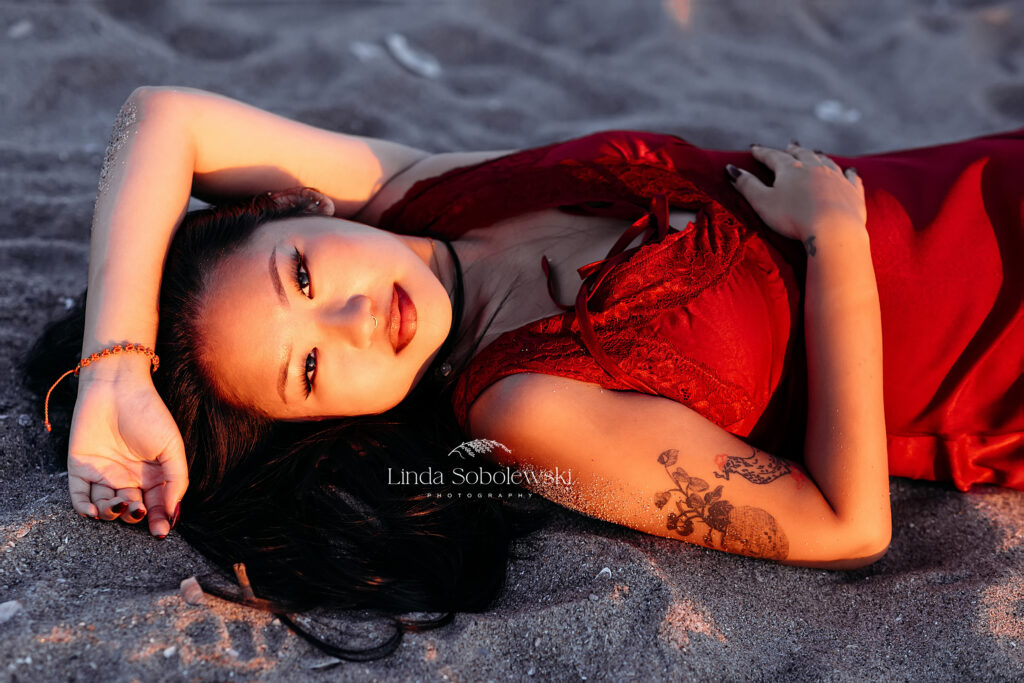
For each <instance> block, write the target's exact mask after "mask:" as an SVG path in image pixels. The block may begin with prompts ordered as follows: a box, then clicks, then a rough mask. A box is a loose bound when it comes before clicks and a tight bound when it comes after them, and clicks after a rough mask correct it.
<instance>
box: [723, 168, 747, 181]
mask: <svg viewBox="0 0 1024 683" xmlns="http://www.w3.org/2000/svg"><path fill="white" fill-rule="evenodd" d="M725 172H726V173H728V174H729V177H730V178H732V179H733V180H736V179H737V178H739V177H740V174H741V173H743V172H742V171H741V170H740V169H738V168H736V167H735V166H733V165H732V164H726V165H725Z"/></svg>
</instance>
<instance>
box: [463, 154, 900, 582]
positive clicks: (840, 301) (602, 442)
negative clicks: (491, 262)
mask: <svg viewBox="0 0 1024 683" xmlns="http://www.w3.org/2000/svg"><path fill="white" fill-rule="evenodd" d="M755 156H756V157H757V158H758V159H759V160H761V161H763V162H764V163H766V164H767V165H768V166H770V167H771V168H772V169H773V171H774V172H775V183H774V186H772V187H765V186H764V185H762V184H761V183H760V182H759V181H758V180H757V179H756V178H755V177H754V176H753V175H751V174H749V173H745V172H741V171H739V170H738V169H733V170H732V172H733V173H734V174H735V177H736V178H737V180H738V183H737V185H738V187H739V189H740V190H741V192H743V194H744V196H745V197H747V199H748V200H749V201H750V202H751V204H752V206H753V207H754V208H755V209H756V210H757V211H758V213H759V214H760V215H761V216H762V218H764V219H765V221H766V222H767V223H768V225H769V226H770V227H772V228H773V229H775V230H777V231H778V232H780V233H782V234H785V235H787V236H790V237H793V238H794V239H800V240H802V241H803V242H804V244H805V245H807V251H808V268H807V280H806V298H805V334H806V340H807V365H808V383H809V384H808V390H809V397H810V400H809V403H810V406H811V408H810V412H809V415H808V426H807V436H806V440H805V447H804V454H803V455H804V458H803V462H804V465H803V466H802V465H800V464H798V463H797V462H795V461H793V460H790V459H786V458H784V457H779V455H778V454H771V453H766V452H763V451H760V450H758V449H755V448H753V447H751V446H750V445H748V444H747V443H745V442H744V441H743V440H742V439H739V438H737V437H735V436H733V435H732V434H729V433H728V432H726V431H725V430H723V429H721V428H720V427H718V426H717V425H715V424H713V423H711V422H710V421H708V420H707V419H705V418H704V417H702V416H701V415H699V414H698V413H696V412H694V411H693V410H691V409H689V408H687V407H686V406H684V405H682V404H679V403H676V402H674V401H670V400H668V399H665V398H662V397H656V396H647V395H644V394H639V393H636V392H616V391H608V390H605V389H603V388H601V387H599V386H597V385H593V384H587V383H583V382H576V381H573V380H568V379H564V378H559V377H550V376H546V375H537V374H529V373H524V374H520V375H514V376H512V377H509V378H505V379H502V380H500V381H499V382H497V383H495V384H494V385H492V386H491V387H489V388H488V389H487V390H486V391H485V392H484V393H483V394H482V395H481V396H480V398H479V399H477V401H476V402H475V403H474V405H473V407H472V409H471V411H470V419H471V428H472V433H473V435H474V436H479V437H486V438H491V439H496V440H498V441H500V442H502V443H503V444H505V445H506V446H508V447H509V448H510V449H511V451H512V453H511V455H508V456H505V455H504V454H503V453H500V452H498V453H497V455H498V456H499V457H501V458H504V461H503V463H502V464H511V463H518V464H525V465H527V466H528V468H527V469H528V471H530V470H533V471H534V472H536V473H537V474H539V475H540V476H543V471H544V470H551V469H553V468H554V467H559V468H560V470H561V471H562V472H563V473H564V472H565V471H566V470H571V471H572V472H573V474H574V479H575V481H574V483H573V484H571V485H566V482H564V480H563V481H562V482H561V483H559V482H551V483H549V484H548V485H547V486H542V487H540V492H541V493H543V494H544V495H546V496H548V497H550V498H552V499H554V500H556V501H557V502H561V503H563V504H565V505H567V506H570V507H573V508H575V509H577V510H580V511H581V512H584V513H586V514H589V515H591V516H594V517H598V518H600V519H605V520H607V521H611V522H616V523H619V524H624V525H626V526H630V527H632V528H635V529H639V530H641V531H645V532H648V533H652V534H656V535H659V536H666V537H669V538H676V539H682V540H686V541H689V542H692V543H697V544H700V545H704V546H707V547H711V548H716V549H720V550H725V551H727V552H733V553H738V554H744V555H752V556H757V557H762V558H766V559H772V560H777V561H781V562H785V563H788V564H798V565H809V566H816V567H824V568H852V567H858V566H862V565H864V564H867V563H869V562H872V561H874V560H876V559H878V558H879V557H881V556H882V555H883V554H884V552H885V550H886V548H887V547H888V544H889V540H890V537H891V519H890V506H889V479H888V472H887V465H886V440H885V424H884V411H883V405H882V358H881V353H882V345H881V322H880V320H881V318H880V312H879V306H878V292H877V286H876V284H875V278H874V270H873V267H872V263H871V254H870V251H869V249H868V246H869V245H868V235H867V231H866V228H865V219H866V215H865V209H864V199H863V187H862V185H861V184H860V181H859V179H858V178H857V177H856V175H855V173H849V172H848V173H847V174H845V175H844V174H843V173H842V171H840V170H839V168H838V167H837V166H836V165H835V164H834V163H833V162H831V160H828V159H827V158H824V157H820V156H818V155H814V154H812V153H811V152H809V151H807V150H802V149H800V148H798V147H795V146H793V147H791V148H790V149H789V150H788V151H787V152H782V151H780V150H769V149H767V148H759V149H757V150H755ZM778 427H779V428H780V429H784V428H785V425H779V426H778ZM805 468H806V469H805Z"/></svg>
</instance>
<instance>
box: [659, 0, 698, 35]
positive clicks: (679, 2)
mask: <svg viewBox="0 0 1024 683" xmlns="http://www.w3.org/2000/svg"><path fill="white" fill-rule="evenodd" d="M690 5H691V3H690V0H665V11H666V12H668V15H669V16H670V17H672V18H673V19H675V20H676V21H677V22H678V23H679V25H680V26H682V27H683V28H685V29H688V28H690V13H691V11H692V9H693V8H692V7H691V6H690Z"/></svg>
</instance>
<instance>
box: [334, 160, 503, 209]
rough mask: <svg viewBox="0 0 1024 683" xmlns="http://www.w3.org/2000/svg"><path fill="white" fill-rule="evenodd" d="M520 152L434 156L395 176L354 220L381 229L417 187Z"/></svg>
mask: <svg viewBox="0 0 1024 683" xmlns="http://www.w3.org/2000/svg"><path fill="white" fill-rule="evenodd" d="M514 151H516V150H486V151H480V152H442V153H438V154H431V155H430V156H427V157H425V158H423V159H420V160H419V161H417V162H416V163H414V164H412V165H411V166H409V167H408V168H406V169H404V170H402V171H401V172H400V173H397V174H396V175H394V176H393V177H392V178H391V179H390V180H389V181H388V182H387V183H386V184H385V185H384V186H383V187H381V188H380V190H378V191H377V193H376V194H375V195H374V196H373V198H372V199H371V200H370V202H369V203H368V204H367V205H366V206H365V207H363V209H362V211H360V212H359V213H358V214H356V215H355V216H353V219H354V220H357V221H360V222H362V223H366V224H367V225H377V224H378V223H379V222H380V217H381V216H383V215H384V212H385V211H387V210H388V209H389V208H391V207H392V206H393V205H394V204H395V203H396V202H398V201H399V200H400V199H401V198H402V197H404V196H405V193H406V192H408V191H409V190H410V189H411V188H412V186H413V185H415V184H416V183H418V182H419V181H421V180H426V179H427V178H434V177H437V176H439V175H442V174H444V173H447V172H448V171H450V170H452V169H454V168H461V167H463V166H472V165H473V164H478V163H480V162H482V161H487V160H489V159H494V158H496V157H500V156H505V155H506V154H511V153H512V152H514Z"/></svg>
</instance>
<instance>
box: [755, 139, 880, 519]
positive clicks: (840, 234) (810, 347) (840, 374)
mask: <svg viewBox="0 0 1024 683" xmlns="http://www.w3.org/2000/svg"><path fill="white" fill-rule="evenodd" d="M753 154H754V157H755V158H756V159H758V160H759V161H761V162H762V163H764V164H765V165H766V166H768V167H769V168H771V169H772V172H773V173H774V174H775V181H774V185H773V186H770V187H768V186H765V185H763V184H762V183H761V182H760V181H759V180H758V179H757V177H756V176H754V175H752V174H750V173H746V172H743V171H739V175H738V176H737V177H736V179H735V180H736V186H737V189H739V190H740V192H741V193H742V194H743V195H744V196H745V197H746V198H747V200H748V201H749V202H750V204H751V206H753V208H754V209H755V210H756V211H757V212H758V214H759V215H760V216H761V217H762V218H763V219H764V220H765V223H767V224H768V226H769V227H771V228H772V229H773V230H775V231H776V232H779V233H781V234H783V235H786V236H787V237H791V238H793V239H798V240H800V241H801V242H803V244H804V246H805V249H806V251H807V275H806V280H805V287H804V290H805V295H804V324H805V337H806V342H807V343H806V347H807V373H808V392H809V397H810V400H809V408H808V416H807V419H808V422H807V437H806V442H805V454H804V461H805V462H806V464H807V468H808V470H809V471H810V473H811V475H812V476H813V477H814V480H815V481H816V482H817V484H818V486H820V487H821V490H822V492H823V493H824V494H825V497H826V498H827V499H828V501H829V503H830V504H831V505H832V508H833V509H834V510H835V512H836V515H838V516H839V517H843V518H847V519H857V520H859V521H860V523H862V524H865V525H870V526H872V527H875V528H878V529H880V530H884V532H885V533H886V534H888V533H890V529H891V517H890V513H891V508H890V504H889V470H888V461H887V451H886V436H885V409H884V405H883V394H882V322H881V311H880V310H879V303H878V286H877V284H876V282H875V271H874V266H873V264H872V262H871V249H870V244H869V241H868V232H867V227H866V221H867V209H866V206H865V202H864V188H863V184H862V183H861V181H860V179H859V178H858V177H857V175H856V171H852V169H851V171H848V172H846V173H843V172H842V171H841V170H840V169H839V167H838V166H837V165H836V164H835V163H834V162H833V161H832V160H831V159H829V158H828V157H826V156H824V155H819V154H815V153H813V152H811V151H810V150H806V149H803V148H801V147H800V146H799V145H797V144H795V143H794V144H792V145H790V146H789V147H788V148H787V151H785V152H783V151H781V150H774V149H769V148H766V147H759V146H755V147H754V148H753Z"/></svg>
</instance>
